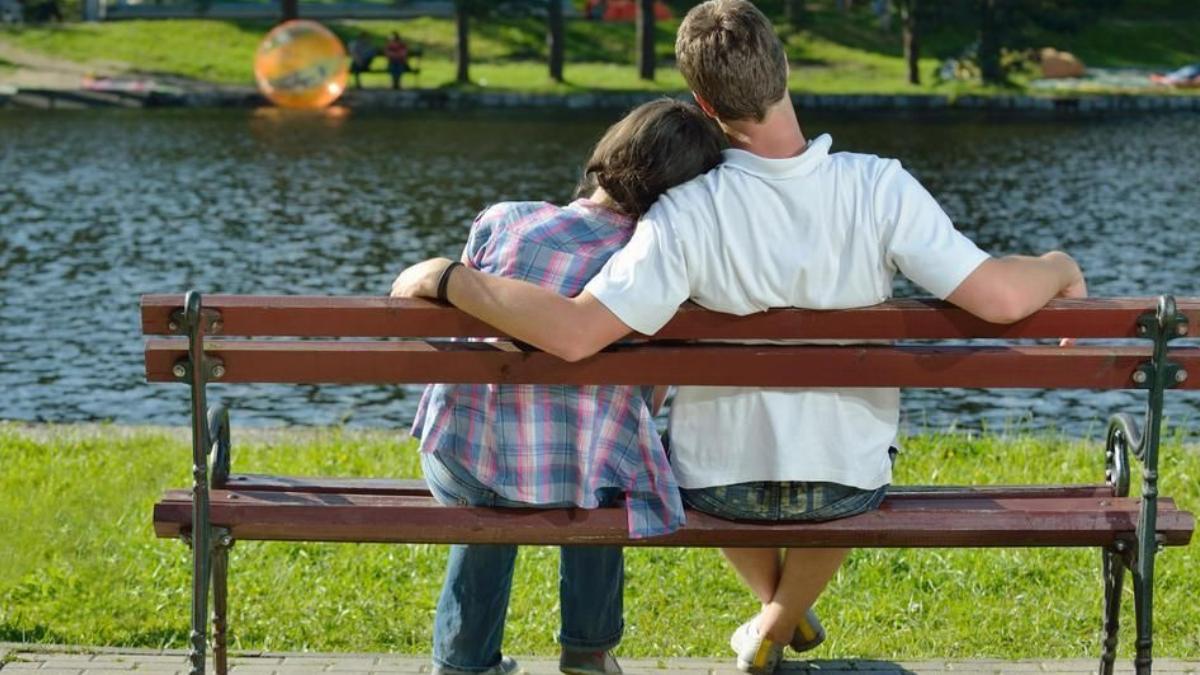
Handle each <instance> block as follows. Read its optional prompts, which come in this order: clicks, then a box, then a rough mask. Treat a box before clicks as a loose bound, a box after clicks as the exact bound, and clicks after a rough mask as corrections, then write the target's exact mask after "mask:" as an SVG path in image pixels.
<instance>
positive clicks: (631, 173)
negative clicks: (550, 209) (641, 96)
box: [576, 98, 725, 218]
mask: <svg viewBox="0 0 1200 675" xmlns="http://www.w3.org/2000/svg"><path fill="white" fill-rule="evenodd" d="M724 147H725V137H724V136H723V135H722V134H721V131H720V129H719V128H718V127H717V125H716V124H715V123H714V122H713V121H712V120H711V119H709V118H708V117H707V116H706V115H705V114H704V113H703V112H702V111H701V110H700V108H699V107H698V106H696V105H694V104H691V103H685V102H683V101H677V100H675V99H670V98H662V99H658V100H656V101H651V102H649V103H643V104H642V105H640V106H638V107H636V108H634V109H633V110H632V111H630V112H629V114H627V115H625V117H623V118H621V120H620V121H618V122H617V123H615V124H613V125H612V126H611V127H609V128H608V131H606V132H604V135H603V136H602V137H601V138H600V140H599V142H597V143H596V146H595V148H593V149H592V156H591V157H590V158H589V159H588V162H587V164H586V165H585V167H584V171H583V179H582V180H581V181H580V183H579V187H578V189H577V190H576V196H578V197H590V196H592V195H593V194H594V193H595V192H596V189H597V188H599V189H602V190H603V191H604V193H605V195H606V196H607V198H608V199H607V200H606V201H607V202H609V203H608V205H609V206H610V207H611V208H613V209H615V210H617V211H620V212H621V213H624V214H626V215H629V216H633V217H635V218H638V217H641V216H642V215H643V214H645V213H646V211H648V210H649V209H650V206H651V205H652V204H654V202H655V201H656V200H657V199H658V198H659V196H661V195H662V194H663V193H664V192H666V191H667V190H669V189H671V188H673V187H675V186H676V185H680V184H682V183H686V182H687V181H689V180H691V179H693V178H695V177H696V176H699V175H700V174H703V173H706V172H707V171H709V170H710V169H712V168H714V167H716V166H717V165H718V164H720V163H721V150H722V149H723V148H724Z"/></svg>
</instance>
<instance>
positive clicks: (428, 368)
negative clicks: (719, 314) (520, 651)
mask: <svg viewBox="0 0 1200 675" xmlns="http://www.w3.org/2000/svg"><path fill="white" fill-rule="evenodd" d="M503 344H506V343H503ZM186 350H187V343H186V340H183V339H181V338H157V339H151V340H148V341H147V344H146V375H147V378H148V379H149V380H150V381H152V382H169V381H174V380H175V379H176V378H175V377H174V375H173V374H172V372H171V369H172V367H173V366H174V365H175V364H176V363H177V362H178V361H179V360H180V359H183V358H184V357H185V356H186ZM205 351H206V353H207V354H209V355H210V356H213V357H217V358H220V359H221V361H222V362H223V364H224V367H225V375H224V376H223V377H222V378H219V381H221V382H280V383H313V384H318V383H323V384H399V383H423V382H445V383H472V382H489V383H497V384H576V385H578V384H676V385H714V386H760V387H761V386H766V387H827V386H840V387H887V386H896V387H1009V388H1011V387H1037V388H1083V389H1123V388H1134V387H1136V386H1137V385H1136V384H1135V383H1134V381H1133V373H1134V371H1135V370H1136V369H1137V367H1138V366H1139V365H1141V364H1143V363H1145V361H1146V360H1147V358H1148V357H1149V350H1148V348H1147V347H1123V346H1078V347H1072V348H1061V347H1057V346H1048V345H1045V346H1038V345H1034V346H996V347H990V346H978V345H971V346H966V345H962V346H953V345H944V346H943V345H938V346H904V345H902V346H890V345H852V346H851V345H843V346H818V345H803V346H800V345H795V346H792V345H789V346H782V345H758V346H748V345H731V344H693V345H675V344H662V343H660V344H642V345H628V346H621V347H619V348H616V349H613V350H612V351H605V352H602V353H600V354H597V355H596V356H593V357H592V358H589V359H586V360H584V361H581V362H579V363H567V362H564V361H561V360H559V359H558V358H556V357H554V356H551V355H549V354H546V353H544V352H536V351H535V352H521V351H506V350H504V349H501V348H499V345H497V344H495V343H479V342H476V343H462V342H458V343H439V344H429V343H425V342H395V341H390V342H385V341H372V342H350V341H316V340H298V341H262V340H259V341H252V340H212V341H209V342H208V343H207V344H206V350H205ZM1171 359H1172V360H1173V361H1176V362H1177V363H1179V364H1180V365H1182V366H1183V367H1184V368H1185V369H1187V370H1189V371H1191V372H1200V349H1197V348H1183V349H1176V350H1172V352H1171ZM1183 387H1185V388H1197V387H1200V378H1189V379H1188V380H1187V381H1186V382H1184V383H1183Z"/></svg>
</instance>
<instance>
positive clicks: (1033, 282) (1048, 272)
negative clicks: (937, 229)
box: [946, 251, 1087, 323]
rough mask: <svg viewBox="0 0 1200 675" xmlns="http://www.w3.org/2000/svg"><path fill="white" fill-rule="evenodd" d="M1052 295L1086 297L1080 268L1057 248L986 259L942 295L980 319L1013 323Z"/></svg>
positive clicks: (1042, 304)
mask: <svg viewBox="0 0 1200 675" xmlns="http://www.w3.org/2000/svg"><path fill="white" fill-rule="evenodd" d="M1056 297H1062V298H1085V297H1087V284H1086V283H1085V282H1084V279H1083V272H1081V271H1080V269H1079V265H1077V264H1076V263H1075V261H1074V260H1073V259H1072V258H1071V256H1069V255H1067V254H1065V253H1062V252H1061V251H1053V252H1051V253H1047V254H1045V255H1042V256H1038V257H1031V256H1017V255H1013V256H1007V257H1004V258H991V259H988V260H986V261H984V262H983V263H982V264H981V265H979V267H977V268H976V269H975V271H974V272H972V273H971V274H970V275H969V276H968V277H967V278H966V279H965V280H963V282H962V283H961V284H959V286H958V288H956V289H954V292H953V293H951V294H950V295H949V296H948V297H947V298H946V299H947V300H949V301H950V302H952V303H954V304H955V305H958V306H959V307H962V308H963V309H965V310H967V311H968V312H970V313H972V314H974V315H975V316H977V317H979V318H981V319H983V320H984V321H990V322H992V323H1014V322H1016V321H1020V320H1021V319H1024V318H1025V317H1027V316H1029V315H1030V314H1033V313H1034V312H1036V311H1037V310H1039V309H1041V308H1042V307H1043V306H1045V304H1046V303H1047V302H1049V301H1050V300H1051V299H1052V298H1056Z"/></svg>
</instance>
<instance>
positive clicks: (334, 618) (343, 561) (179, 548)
mask: <svg viewBox="0 0 1200 675" xmlns="http://www.w3.org/2000/svg"><path fill="white" fill-rule="evenodd" d="M234 443H235V450H234V467H235V470H242V471H251V470H257V471H278V472H286V473H292V474H318V475H360V476H416V475H417V457H416V450H415V448H414V446H413V444H412V443H411V442H410V441H408V440H405V439H404V438H403V436H402V435H401V434H399V433H384V432H349V431H338V430H320V431H306V432H286V433H274V434H263V433H250V432H242V433H239V432H238V431H237V429H236V428H235V434H234ZM189 453H190V451H189V449H188V445H187V440H186V438H185V437H184V435H183V434H182V432H165V431H156V430H137V429H127V428H121V427H90V428H71V427H31V428H26V427H20V426H15V425H8V426H2V425H0V457H2V458H3V463H2V464H0V641H42V642H54V643H73V644H91V645H122V646H150V647H159V646H169V647H183V646H184V645H185V641H186V635H187V630H188V626H187V621H188V619H187V616H188V613H187V608H188V592H189V591H188V589H189V580H188V574H189V564H188V551H187V549H186V548H185V547H184V545H183V544H181V543H179V542H177V541H165V540H158V539H155V538H154V535H153V532H152V529H151V523H150V507H151V505H152V504H153V502H154V501H155V499H156V497H157V496H158V495H159V494H160V492H161V491H162V490H164V489H166V488H169V487H182V486H184V485H185V484H186V479H187V476H188V473H189V468H188V461H189V460H188V457H189ZM1101 454H1102V451H1101V448H1099V447H1098V446H1097V444H1096V443H1080V442H1076V441H1066V440H1059V439H1055V438H1035V437H1028V436H1016V437H1008V438H1002V437H995V436H990V437H983V438H967V437H964V436H961V435H959V436H921V437H917V438H913V439H910V440H909V441H908V442H907V443H906V444H905V452H904V454H903V455H902V459H901V461H900V463H899V468H898V476H897V481H898V482H901V483H962V482H969V483H1003V482H1038V481H1051V480H1052V481H1066V482H1073V481H1089V480H1094V479H1096V477H1097V476H1099V475H1100V474H1101V472H1102V464H1103V462H1102V458H1101ZM1162 475H1163V479H1162V483H1161V487H1162V492H1163V493H1164V494H1166V495H1170V496H1174V497H1175V498H1176V499H1177V500H1178V502H1179V503H1180V504H1181V505H1182V506H1184V507H1185V508H1189V509H1191V510H1193V511H1195V510H1196V509H1197V507H1198V506H1200V480H1198V479H1200V455H1198V454H1197V452H1196V450H1195V449H1194V448H1191V447H1184V446H1181V445H1179V444H1178V443H1177V442H1172V443H1171V444H1170V445H1169V446H1168V447H1166V448H1165V450H1164V453H1163V461H1162ZM444 556H445V549H444V548H443V547H439V546H428V545H420V546H396V545H349V544H343V545H321V544H282V543H256V542H241V543H238V544H237V545H236V547H235V549H234V552H233V557H232V581H231V583H232V600H231V602H232V616H231V625H232V636H233V641H234V644H235V645H236V647H237V648H238V649H275V650H329V651H355V652H363V651H367V652H373V651H388V652H402V653H427V652H428V649H429V640H430V626H431V621H432V616H433V608H434V603H435V598H436V593H437V590H438V587H439V585H440V583H441V576H442V565H443V564H444ZM1159 560H1160V566H1159V570H1160V572H1159V577H1158V583H1157V597H1156V608H1157V616H1156V638H1157V642H1156V650H1155V651H1156V654H1160V655H1170V656H1179V657H1193V658H1194V657H1197V656H1200V631H1198V630H1197V626H1200V605H1197V603H1196V602H1195V598H1196V597H1197V596H1198V595H1200V575H1198V574H1197V572H1196V570H1197V569H1200V555H1198V554H1197V546H1196V545H1195V544H1193V545H1192V546H1190V547H1187V548H1183V549H1169V550H1168V551H1167V552H1166V554H1165V555H1164V556H1162V557H1161V558H1160V559H1159ZM627 566H628V584H627V588H626V621H627V623H628V630H627V633H626V638H625V641H624V643H623V644H622V647H621V650H620V653H621V654H624V655H627V656H633V655H637V656H646V657H655V656H662V657H672V656H683V655H687V656H716V657H723V656H726V651H727V650H728V647H727V645H726V640H727V637H728V634H729V632H730V631H731V630H733V628H734V627H736V626H737V625H738V623H740V622H741V621H742V620H744V619H745V618H746V617H748V616H749V615H750V614H751V613H753V612H754V610H755V604H754V602H753V601H752V599H751V597H750V596H749V594H748V593H747V592H746V591H744V590H743V589H742V588H741V587H740V585H739V584H738V582H737V581H736V580H735V579H734V576H733V574H732V573H731V572H730V571H729V570H728V569H727V567H726V566H725V564H724V563H723V562H722V560H721V559H720V556H719V555H718V554H717V552H715V551H712V550H678V549H642V550H630V551H629V552H628V553H627ZM556 570H557V554H556V552H555V550H554V549H549V548H527V549H525V550H524V551H523V552H522V555H521V558H520V562H519V563H518V570H517V579H516V584H515V592H514V596H513V601H512V608H511V611H510V615H509V624H508V630H507V632H506V647H505V648H506V650H507V651H509V652H511V653H514V654H530V653H533V654H553V653H556V649H557V648H556V646H555V643H554V635H555V629H556V626H557V621H558V616H557V611H558V610H557V605H556V602H555V594H556V590H555V589H556V576H555V575H556ZM1100 589H1101V584H1100V572H1099V555H1098V553H1097V552H1096V551H1095V550H1092V549H1086V550H1061V549H1026V550H936V549H935V550H866V551H859V552H857V553H855V554H854V555H853V557H852V558H851V560H850V563H849V564H848V565H847V566H846V567H845V569H844V570H843V571H842V573H841V574H840V575H839V577H838V579H837V580H836V581H835V583H834V584H833V587H832V588H831V589H830V591H829V592H828V593H827V594H826V596H825V597H824V599H823V600H822V601H821V603H820V605H819V610H820V613H821V615H822V617H823V619H824V622H825V625H826V627H827V628H828V629H829V631H830V638H829V641H828V643H827V646H825V647H822V648H821V650H820V651H819V652H817V653H816V654H815V655H816V656H818V657H826V658H829V657H850V656H857V657H880V658H908V659H916V658H925V657H956V656H993V657H1035V656H1045V657H1085V656H1093V655H1096V654H1097V649H1098V646H1099V644H1100V639H1099V635H1100V633H1099V630H1100V598H1101V591H1100ZM1130 607H1131V603H1129V602H1127V603H1126V617H1125V619H1124V626H1125V627H1126V629H1125V631H1124V633H1123V639H1122V647H1121V651H1122V653H1124V654H1129V653H1130V651H1131V644H1132V640H1133V637H1132V635H1133V634H1132V631H1130V630H1128V627H1129V626H1132V610H1131V609H1130Z"/></svg>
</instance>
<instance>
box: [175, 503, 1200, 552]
mask: <svg viewBox="0 0 1200 675" xmlns="http://www.w3.org/2000/svg"><path fill="white" fill-rule="evenodd" d="M1138 504H1139V502H1138V500H1136V499H1129V498H1124V499H1117V498H1094V497H1084V498H1061V497H1059V498H1044V497H1028V498H1026V497H1020V498H996V497H988V496H979V495H970V496H964V497H962V498H958V499H948V498H945V497H944V496H943V497H942V498H934V499H931V498H927V497H921V496H904V495H895V496H889V497H888V499H886V500H885V501H884V503H883V505H882V506H881V507H880V509H879V510H878V511H873V512H870V513H865V514H862V515H859V516H854V517H851V518H845V519H842V520H835V521H830V522H825V523H805V524H761V523H747V522H737V523H734V522H731V521H727V520H723V519H720V518H714V517H712V516H708V515H705V514H702V513H698V512H694V511H692V512H689V513H688V523H687V525H686V526H685V527H684V528H683V529H682V530H680V531H678V532H676V533H674V534H671V535H668V536H666V537H655V538H652V539H645V540H630V539H629V538H628V535H627V533H626V517H625V513H624V511H623V510H622V509H595V510H584V509H550V510H537V509H483V508H467V507H453V508H447V507H442V506H438V505H437V504H436V503H435V502H434V501H433V500H432V499H430V498H427V497H413V496H394V495H362V494H329V493H324V494H313V493H295V492H249V491H240V490H214V491H213V493H212V495H211V506H212V522H213V523H214V524H216V525H220V526H225V527H230V528H231V529H232V533H233V536H234V537H235V538H238V539H252V540H277V541H361V542H406V543H508V544H531V545H557V544H621V545H626V546H637V545H648V546H710V547H711V546H810V547H824V546H854V547H868V548H877V547H944V546H980V547H987V546H1006V547H1008V546H1102V545H1106V544H1109V543H1112V542H1113V541H1115V540H1116V539H1117V538H1118V537H1119V536H1128V535H1130V534H1131V533H1132V532H1133V531H1134V529H1135V527H1136V522H1137V514H1138V508H1139V506H1138ZM190 522H191V500H190V494H189V492H187V491H185V490H176V491H172V492H169V493H168V494H167V495H166V496H165V497H164V498H163V500H161V501H160V502H159V503H158V504H156V505H155V508H154V523H155V531H156V533H157V534H158V536H160V537H173V536H177V535H178V534H179V533H180V532H181V531H182V530H183V529H185V528H186V527H187V526H188V525H189V524H190ZM1194 526H1195V523H1194V521H1193V519H1192V517H1191V514H1188V513H1185V512H1181V511H1179V510H1177V509H1176V508H1175V505H1174V502H1173V501H1171V500H1169V499H1163V500H1160V502H1159V514H1158V531H1159V532H1160V534H1162V535H1163V537H1164V539H1165V542H1166V543H1167V544H1169V545H1184V544H1186V543H1187V542H1188V541H1189V540H1190V538H1191V532H1192V530H1193V529H1194Z"/></svg>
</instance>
